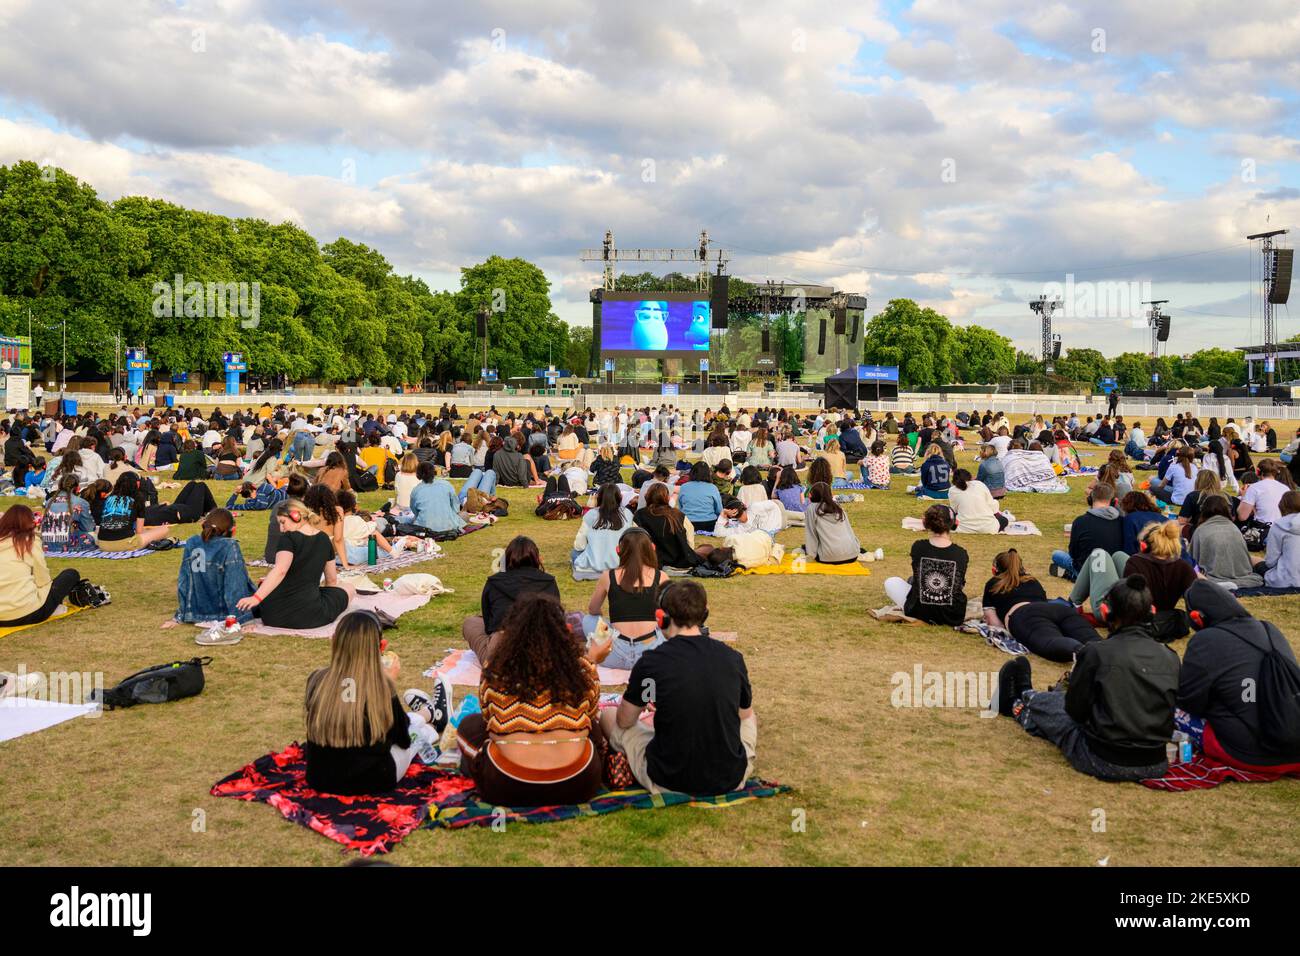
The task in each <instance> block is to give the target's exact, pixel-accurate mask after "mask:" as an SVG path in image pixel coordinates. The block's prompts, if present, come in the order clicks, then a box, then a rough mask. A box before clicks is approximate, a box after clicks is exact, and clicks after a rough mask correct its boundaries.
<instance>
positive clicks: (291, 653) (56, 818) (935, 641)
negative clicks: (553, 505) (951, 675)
mask: <svg viewBox="0 0 1300 956" xmlns="http://www.w3.org/2000/svg"><path fill="white" fill-rule="evenodd" d="M959 457H960V458H962V459H963V460H966V459H969V458H970V457H971V455H970V453H969V452H967V453H964V454H962V455H960V456H959ZM1085 457H1088V456H1087V453H1085ZM1092 457H1094V458H1095V456H1092ZM217 485H220V483H214V491H215V494H216V496H217V498H218V501H219V502H222V501H224V499H225V497H226V495H227V494H228V493H229V485H221V486H220V487H217ZM904 485H905V481H904V480H901V479H898V478H895V487H894V488H893V489H891V490H889V491H887V492H867V493H865V495H866V502H865V503H863V504H855V505H850V506H849V508H848V510H849V513H850V516H851V518H852V520H853V524H854V527H855V528H856V530H857V531H858V534H859V537H860V538H861V540H862V542H863V544H864V546H868V547H871V548H875V547H883V548H884V549H885V554H886V558H885V561H884V562H883V563H876V564H873V565H870V566H869V567H870V568H871V569H872V576H871V577H851V578H845V577H817V576H737V577H734V578H732V579H729V580H721V581H708V582H707V583H706V586H707V587H708V590H709V597H710V604H711V607H712V615H711V618H710V623H711V624H712V625H713V626H714V627H715V628H716V629H719V630H735V631H738V632H739V634H740V637H739V641H738V643H737V644H736V645H735V646H736V647H737V649H738V650H740V651H741V652H742V653H743V654H744V655H745V659H746V662H747V664H748V668H749V673H750V678H751V680H752V682H753V686H754V702H755V708H756V710H757V713H758V719H759V726H760V730H759V744H758V772H759V774H760V775H761V776H763V777H766V778H768V779H773V780H777V781H780V782H782V783H785V784H789V785H790V786H792V787H793V788H794V790H793V792H792V793H790V794H787V795H783V796H780V797H776V798H773V799H768V800H761V801H756V802H751V803H746V804H741V805H738V806H734V807H731V808H728V809H721V810H718V809H711V810H705V809H694V808H689V807H679V808H673V809H669V810H655V811H627V812H623V813H618V814H613V815H610V816H605V817H600V818H595V819H584V820H579V821H573V822H566V823H559V824H546V825H525V824H518V825H512V826H509V827H507V828H506V829H505V831H504V832H494V831H492V830H491V829H488V828H484V829H481V830H465V831H456V832H448V831H419V832H417V833H414V834H412V835H411V836H410V837H409V838H407V840H406V841H405V842H404V843H403V844H402V845H401V846H400V847H399V848H398V849H397V850H396V851H395V852H394V853H393V854H392V855H391V857H390V859H391V860H392V861H393V862H396V863H398V864H404V865H420V864H427V865H433V864H442V865H445V864H465V865H474V864H511V863H526V864H544V865H556V864H587V865H609V864H615V865H618V864H652V865H657V864H723V865H725V864H753V865H764V866H782V865H785V866H789V865H809V864H815V865H835V864H867V865H871V864H898V865H913V864H915V865H923V864H941V865H970V864H992V865H1017V864H1021V865H1023V864H1035V863H1042V864H1063V865H1073V866H1093V865H1096V864H1097V863H1098V861H1101V860H1106V861H1108V864H1109V865H1110V866H1160V865H1194V866H1195V865H1207V864H1216V865H1234V864H1281V865H1297V864H1300V828H1297V826H1296V819H1297V816H1298V815H1300V782H1286V783H1279V784H1271V785H1241V784H1238V785H1229V786H1224V787H1221V788H1219V789H1218V790H1214V791H1208V792H1203V793H1192V794H1165V793H1157V792H1153V791H1149V790H1147V789H1145V788H1143V787H1141V786H1138V785H1135V784H1107V783H1102V782H1099V781H1096V780H1093V779H1091V778H1089V777H1085V776H1082V775H1080V774H1077V773H1075V772H1074V771H1073V770H1071V769H1070V768H1069V766H1068V765H1067V764H1066V763H1065V761H1064V760H1063V759H1062V758H1061V756H1060V754H1059V753H1058V752H1057V751H1056V750H1055V748H1053V747H1052V746H1050V745H1049V744H1047V743H1046V742H1044V741H1041V740H1038V739H1035V738H1031V737H1030V736H1028V735H1027V734H1025V733H1024V732H1023V731H1022V730H1021V729H1020V728H1019V727H1018V726H1016V725H1015V724H1014V723H1013V722H1011V721H1009V720H1005V719H993V720H990V719H982V718H981V717H980V716H979V713H978V706H977V705H975V706H972V707H969V708H967V709H955V708H949V709H942V708H930V709H926V708H895V707H893V706H892V705H891V702H890V695H891V691H892V690H893V684H892V683H891V677H892V675H894V674H895V673H897V672H905V673H908V674H911V673H912V671H913V669H914V667H915V666H916V665H918V664H919V665H921V666H922V667H923V668H924V669H925V670H937V671H975V672H995V671H996V670H997V669H998V668H999V667H1000V666H1001V665H1002V663H1003V662H1004V661H1005V660H1006V659H1007V658H1006V656H1005V655H1004V654H1002V653H1000V652H998V651H996V650H994V649H992V648H990V647H987V646H986V645H985V644H984V642H983V641H982V640H981V639H979V638H976V637H972V636H968V635H963V634H959V633H956V632H954V631H952V630H949V629H946V628H931V627H911V626H903V625H888V624H881V623H878V622H876V621H875V620H873V619H872V618H870V617H869V616H868V615H867V613H866V612H867V609H868V608H875V607H879V606H881V605H883V604H885V603H887V602H886V600H885V598H884V595H883V591H882V582H883V581H884V578H885V577H886V576H888V575H893V574H900V575H903V576H906V575H907V573H908V570H907V550H908V547H909V546H910V544H911V542H912V540H914V538H915V535H914V534H912V533H911V532H905V531H903V530H901V529H900V527H899V523H900V519H901V517H902V516H904V515H908V514H914V515H916V514H920V512H921V510H922V508H921V507H920V506H919V505H918V504H917V503H916V502H915V501H914V500H913V499H911V498H910V497H909V496H907V495H906V494H905V492H904ZM1082 488H1083V481H1082V480H1078V479H1076V480H1075V482H1074V483H1073V489H1074V490H1073V491H1072V493H1071V494H1069V495H1057V496H1031V495H1013V496H1011V497H1010V498H1009V499H1008V506H1009V507H1010V508H1011V509H1012V510H1013V511H1014V512H1015V513H1016V515H1017V516H1018V517H1020V518H1028V519H1030V520H1033V521H1034V522H1036V523H1037V524H1038V526H1039V528H1040V529H1041V530H1042V531H1043V537H1041V538H1039V537H1019V538H1014V539H1006V538H1000V537H992V536H959V538H958V540H959V543H960V544H962V545H963V546H964V547H965V548H966V549H967V550H968V551H969V552H970V553H971V565H970V568H971V570H970V581H969V582H968V585H967V592H968V593H969V594H971V595H972V596H975V595H978V594H979V592H980V590H981V589H982V586H983V583H984V580H985V578H986V571H987V568H988V567H989V564H990V560H991V559H992V557H993V555H994V554H995V553H996V552H997V551H999V550H1001V549H1003V548H1005V547H1006V546H1008V545H1014V546H1015V547H1017V548H1019V549H1020V550H1021V552H1022V553H1023V554H1026V555H1027V557H1028V560H1029V565H1030V567H1031V569H1032V570H1033V571H1034V573H1035V574H1038V575H1039V576H1040V577H1042V579H1043V580H1044V582H1045V585H1046V587H1047V589H1048V593H1049V594H1052V595H1057V594H1063V593H1065V584H1064V582H1062V581H1060V580H1058V579H1055V578H1049V577H1047V576H1046V568H1047V564H1048V556H1049V554H1050V552H1051V550H1052V549H1053V548H1056V547H1063V546H1064V545H1063V542H1064V540H1065V539H1064V536H1063V534H1062V525H1063V524H1065V523H1066V522H1068V521H1069V520H1070V519H1071V518H1072V517H1074V516H1075V515H1076V514H1077V513H1079V512H1080V511H1081V510H1082V509H1083V507H1084V505H1083V501H1082ZM505 494H506V497H508V498H509V499H510V501H511V505H512V516H511V517H510V518H508V519H506V520H504V521H502V522H500V523H499V524H498V525H496V526H495V527H493V528H490V529H487V530H484V531H481V532H479V533H477V534H474V535H472V536H471V537H469V538H466V539H464V540H462V541H459V542H452V543H450V544H447V545H445V552H446V557H445V558H443V559H442V560H439V561H436V562H433V563H430V564H428V565H421V566H418V567H416V568H415V569H414V570H421V571H429V572H431V573H434V574H436V575H438V576H439V577H440V578H441V579H442V581H443V582H444V583H445V584H446V585H448V586H450V587H452V588H455V591H456V593H455V594H449V595H444V596H441V597H438V598H435V599H434V600H433V601H432V602H431V603H430V604H429V605H427V606H426V607H425V608H422V609H421V610H419V611H416V612H414V613H412V614H410V615H409V616H406V617H403V618H402V621H401V626H400V628H398V629H397V630H394V631H389V632H388V636H389V641H390V646H391V647H392V649H394V650H396V651H397V652H398V653H399V654H400V656H401V659H402V662H403V674H402V678H401V680H400V681H399V687H405V686H411V685H422V684H424V683H425V682H424V681H423V679H422V678H420V677H419V676H418V675H419V673H420V671H422V670H423V669H424V668H425V667H427V666H428V665H429V664H430V663H432V662H433V661H434V660H436V659H438V658H439V657H441V655H442V653H443V652H444V650H445V649H447V648H451V647H456V646H459V645H460V621H461V619H462V618H463V617H464V616H465V615H466V614H469V613H474V612H475V610H476V608H477V606H478V600H479V590H480V586H481V583H482V581H483V578H484V576H485V575H486V574H487V573H488V568H489V564H490V561H491V552H492V549H493V548H495V547H499V546H502V545H504V544H505V543H506V542H507V541H508V540H509V539H510V538H511V537H512V536H514V535H516V534H520V533H523V534H528V535H530V536H532V537H533V538H535V539H536V540H537V541H538V543H539V544H540V545H541V548H542V554H543V558H544V560H545V561H546V562H547V563H548V566H549V568H550V570H551V571H552V572H554V573H555V574H556V576H557V577H558V578H559V580H560V585H561V590H562V592H563V595H564V598H565V602H566V605H567V606H569V607H571V608H572V607H578V606H580V605H585V603H586V601H587V599H588V597H589V595H590V593H591V588H592V585H591V584H590V583H577V582H574V581H573V580H572V579H571V578H570V576H569V575H568V573H567V567H566V558H567V554H568V548H569V545H570V542H571V540H572V536H573V533H574V525H573V524H572V523H570V522H545V521H542V520H540V519H537V518H535V517H533V516H532V506H533V499H534V494H535V492H532V491H525V490H522V489H519V490H513V491H507V492H506V493H505ZM385 498H386V495H385V494H384V493H379V494H374V495H368V496H364V498H363V506H366V505H368V506H372V507H373V506H377V505H378V504H379V503H381V502H382V501H383V500H384V499H385ZM14 500H15V499H5V500H4V501H3V505H4V506H6V507H7V506H8V505H9V504H12V503H13V501H14ZM190 530H191V529H180V532H181V534H182V535H184V534H187V533H190ZM265 530H266V516H265V515H264V514H252V515H248V516H246V517H244V518H243V519H242V520H241V521H240V523H239V530H238V537H239V539H240V541H241V543H242V544H243V546H244V552H245V555H246V556H249V557H250V558H251V557H255V556H258V555H260V552H261V550H262V545H263V542H264V540H265ZM802 534H803V533H802V531H801V530H798V529H795V530H792V531H787V532H784V533H783V534H782V536H781V540H782V541H783V542H785V543H786V544H787V545H788V546H793V545H796V544H801V543H802ZM178 555H179V553H178V552H173V553H169V554H158V555H152V556H149V557H145V558H140V559H135V560H129V561H84V562H81V564H80V565H79V567H78V570H80V571H81V572H82V573H83V575H85V576H87V577H89V578H91V579H92V580H93V581H95V582H97V583H100V584H103V585H105V586H106V587H107V588H108V589H109V590H110V591H111V592H112V595H113V602H112V604H111V605H110V606H108V607H105V608H102V609H99V610H94V611H88V612H85V613H83V614H81V615H78V616H76V617H74V618H72V619H70V620H66V621H55V622H51V623H48V624H45V625H42V626H40V627H38V628H34V629H31V630H28V631H23V632H19V633H17V634H14V635H11V636H10V637H7V638H4V639H3V640H0V670H16V669H17V668H18V666H19V665H20V664H22V665H25V666H26V668H27V669H28V670H29V671H35V670H40V671H74V670H75V671H103V672H104V674H105V680H106V681H107V682H108V683H109V684H111V683H113V682H115V681H116V680H119V679H120V678H122V677H124V676H126V675H127V674H129V673H131V672H133V671H135V670H138V669H139V668H141V667H144V666H146V665H150V664H155V663H161V662H164V661H170V660H175V659H179V658H186V657H190V656H193V655H195V654H197V653H200V650H201V649H200V648H198V647H196V646H195V644H194V643H193V637H194V633H195V632H194V629H193V628H190V627H188V626H182V627H180V628H177V629H175V630H161V629H160V628H159V625H160V624H161V623H162V622H163V621H164V620H165V619H167V618H168V617H169V616H170V614H171V613H172V611H173V610H174V608H175V579H176V566H177V563H178V561H179V556H178ZM68 563H69V562H67V561H63V560H51V561H50V565H51V569H52V571H54V572H56V573H57V571H58V570H60V569H61V568H63V567H65V566H67V565H68ZM261 573H262V572H260V571H256V572H255V577H256V576H258V575H260V574H261ZM1249 603H1250V606H1251V607H1252V609H1253V610H1254V611H1255V613H1257V614H1259V615H1261V616H1267V617H1269V618H1270V619H1272V620H1273V621H1275V622H1276V623H1277V624H1278V625H1280V626H1281V627H1282V629H1283V630H1284V631H1286V632H1287V633H1288V637H1289V638H1290V639H1291V641H1292V643H1293V645H1295V646H1300V644H1297V635H1300V625H1298V624H1297V620H1298V618H1297V610H1300V601H1297V600H1296V599H1294V598H1274V599H1269V600H1259V599H1256V600H1254V601H1252V602H1249ZM1185 644H1186V642H1180V643H1179V645H1176V646H1177V647H1178V649H1179V650H1180V651H1181V649H1182V647H1183V646H1185ZM207 652H208V653H210V654H211V655H212V657H213V658H214V662H213V664H212V666H211V667H210V668H208V674H207V676H208V685H207V689H206V690H205V691H204V693H203V694H202V695H200V696H199V697H196V698H191V699H188V700H185V701H179V702H176V703H171V704H166V705H161V706H141V707H137V708H134V709H131V710H126V711H116V712H112V713H108V714H104V715H103V716H102V717H99V718H96V719H85V720H76V721H71V722H68V723H65V724H62V725H60V726H58V727H55V728H53V729H50V730H47V731H44V732H42V733H39V734H34V735H29V736H27V737H22V738H19V739H17V740H13V741H9V742H6V743H4V744H0V757H2V759H3V772H0V833H3V834H4V835H5V839H4V840H2V841H0V864H3V865H15V864H61V865H76V866H84V865H97V864H128V865H162V864H200V865H221V866H237V865H249V864H252V865H275V864H319V865H339V864H341V863H343V862H346V860H347V859H348V857H347V856H346V855H345V854H344V853H343V852H342V851H340V849H339V848H338V847H337V845H335V844H334V843H332V842H330V841H329V840H326V839H324V838H322V837H320V836H318V835H316V834H314V833H311V832H310V831H308V830H306V829H304V828H302V827H298V826H295V825H293V824H290V823H288V822H286V821H285V820H283V819H282V818H281V817H280V815H279V813H278V812H276V811H275V810H273V809H271V808H269V807H266V806H262V805H257V804H247V803H243V802H240V801H235V800H229V799H216V798H213V797H210V796H209V795H208V790H209V788H210V787H211V785H212V784H213V783H214V782H215V781H217V780H218V779H220V778H221V777H223V776H225V775H226V774H228V773H230V772H232V771H234V770H237V769H238V768H239V767H241V766H243V765H244V764H245V763H248V762H249V761H251V760H252V759H253V758H255V757H257V756H259V755H261V754H264V753H266V752H267V751H269V750H272V749H279V748H281V747H283V746H284V745H286V744H288V743H289V742H290V741H293V740H297V739H301V737H302V732H303V716H302V697H303V685H304V681H305V680H306V677H307V674H308V673H309V672H310V671H311V670H312V669H314V668H316V667H319V666H322V665H323V664H324V663H325V662H326V661H327V659H328V656H329V644H328V642H327V641H311V640H305V639H301V638H285V637H281V638H268V637H256V636H253V637H249V638H246V639H245V640H244V641H243V642H242V643H241V644H239V645H236V646H233V647H218V648H212V649H210V650H208V651H207ZM1034 665H1035V684H1036V685H1037V686H1039V687H1043V686H1046V685H1047V684H1048V683H1050V682H1052V681H1054V680H1055V679H1056V678H1057V677H1058V676H1059V674H1060V672H1061V670H1062V666H1061V665H1058V664H1052V663H1050V662H1047V661H1042V660H1038V659H1035V661H1034ZM461 693H464V690H463V689H458V696H457V699H458V700H459V694H461ZM1098 810H1101V811H1104V817H1103V815H1101V814H1098V813H1097V812H1096V811H1098ZM196 811H202V814H201V815H199V814H196ZM200 816H201V817H202V818H203V820H204V822H205V826H204V827H203V828H202V829H201V831H200V832H195V827H194V825H193V824H194V821H195V820H196V819H198V818H199V817H200ZM1103 820H1104V826H1103V824H1102V822H1101V821H1103ZM801 822H802V823H803V824H804V825H803V826H800V825H799V824H800V823H801Z"/></svg>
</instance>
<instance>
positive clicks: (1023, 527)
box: [903, 516, 1043, 535]
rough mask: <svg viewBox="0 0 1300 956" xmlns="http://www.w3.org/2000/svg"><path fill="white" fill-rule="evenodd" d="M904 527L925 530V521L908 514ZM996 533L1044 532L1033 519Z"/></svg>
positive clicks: (1014, 522) (1008, 526)
mask: <svg viewBox="0 0 1300 956" xmlns="http://www.w3.org/2000/svg"><path fill="white" fill-rule="evenodd" d="M903 529H904V530H905V531H924V530H925V522H924V521H923V520H922V519H920V518H913V517H911V516H908V517H906V518H904V519H903ZM996 533H997V534H1037V535H1041V534H1042V533H1043V532H1041V531H1039V530H1038V525H1036V524H1034V523H1033V522H1032V521H1012V522H1011V523H1010V524H1008V525H1007V526H1006V527H1005V528H1003V529H1002V530H1001V531H999V532H996Z"/></svg>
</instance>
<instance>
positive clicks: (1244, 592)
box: [1232, 586, 1300, 598]
mask: <svg viewBox="0 0 1300 956" xmlns="http://www.w3.org/2000/svg"><path fill="white" fill-rule="evenodd" d="M1232 593H1233V594H1234V595H1235V596H1236V597H1239V598H1244V597H1281V596H1283V595H1286V594H1300V588H1270V587H1267V586H1265V587H1258V588H1237V589H1236V590H1235V591H1233V592H1232Z"/></svg>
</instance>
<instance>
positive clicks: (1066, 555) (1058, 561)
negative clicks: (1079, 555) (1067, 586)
mask: <svg viewBox="0 0 1300 956" xmlns="http://www.w3.org/2000/svg"><path fill="white" fill-rule="evenodd" d="M1052 563H1053V564H1054V565H1056V566H1057V567H1058V568H1060V569H1061V570H1062V571H1064V572H1065V578H1066V580H1067V581H1073V580H1074V578H1075V574H1076V572H1075V570H1074V559H1072V558H1071V557H1070V552H1069V551H1053V552H1052Z"/></svg>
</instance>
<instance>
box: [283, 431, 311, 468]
mask: <svg viewBox="0 0 1300 956" xmlns="http://www.w3.org/2000/svg"><path fill="white" fill-rule="evenodd" d="M315 451H316V439H315V438H313V437H312V434H311V432H309V431H306V430H299V431H296V432H294V433H293V444H291V445H290V446H289V454H288V455H286V456H285V459H284V460H285V461H294V460H295V459H296V460H298V461H307V460H308V459H310V458H311V457H312V455H313V454H315Z"/></svg>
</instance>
